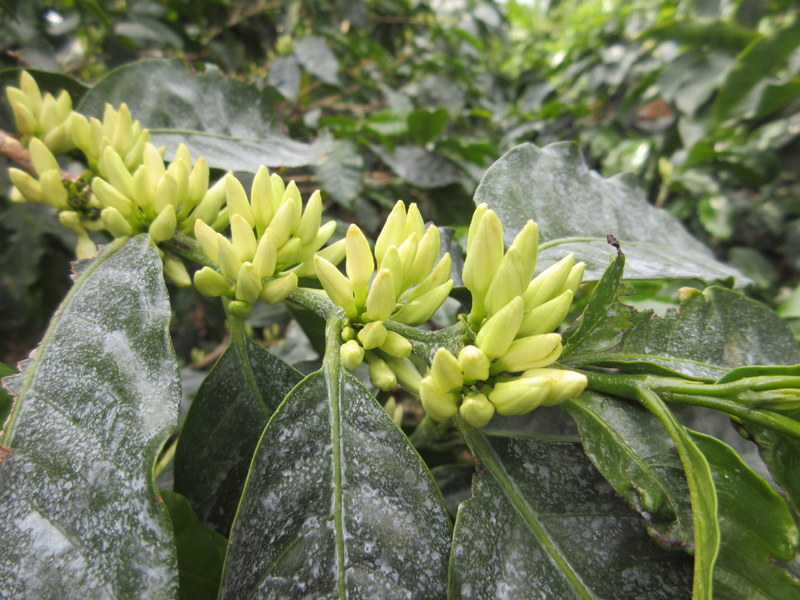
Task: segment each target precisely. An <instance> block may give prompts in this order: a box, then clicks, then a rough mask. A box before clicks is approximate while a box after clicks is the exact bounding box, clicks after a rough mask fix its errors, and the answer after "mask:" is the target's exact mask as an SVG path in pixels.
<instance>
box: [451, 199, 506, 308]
mask: <svg viewBox="0 0 800 600" xmlns="http://www.w3.org/2000/svg"><path fill="white" fill-rule="evenodd" d="M502 259H503V225H502V223H500V219H499V218H498V217H497V214H495V212H494V211H493V210H486V211H485V212H484V213H483V215H482V216H481V218H480V220H479V221H478V223H477V230H476V232H475V234H474V236H471V237H470V239H469V240H468V242H467V256H466V258H465V260H464V270H463V272H462V276H461V278H462V279H463V281H464V285H465V286H467V289H469V291H470V292H471V293H472V295H473V301H474V299H475V297H476V296H477V297H479V298H480V299H481V300H482V298H483V295H484V294H485V293H486V290H487V289H488V288H489V285H490V284H491V282H492V279H493V278H494V275H495V273H496V272H497V268H498V267H499V265H500V261H501V260H502Z"/></svg>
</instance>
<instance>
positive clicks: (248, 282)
mask: <svg viewBox="0 0 800 600" xmlns="http://www.w3.org/2000/svg"><path fill="white" fill-rule="evenodd" d="M259 294H261V279H259V277H258V276H257V275H256V272H255V269H254V268H253V264H252V263H250V262H244V263H242V266H241V268H240V269H239V276H238V277H237V278H236V291H235V296H236V299H237V300H244V301H246V302H249V303H250V304H252V303H253V302H255V301H256V300H258V296H259Z"/></svg>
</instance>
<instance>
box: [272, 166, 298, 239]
mask: <svg viewBox="0 0 800 600" xmlns="http://www.w3.org/2000/svg"><path fill="white" fill-rule="evenodd" d="M290 189H294V190H297V186H296V185H295V183H294V181H292V182H291V183H290V184H289V186H288V187H287V188H286V192H287V193H286V194H284V197H285V199H284V201H283V203H282V204H281V205H280V206H279V207H278V210H277V211H275V216H274V217H272V221H270V223H269V226H270V228H271V229H272V231H273V232H275V239H276V240H277V242H278V246H282V245H283V244H285V243H286V241H287V240H288V239H289V237H291V235H292V234H293V233H294V232H295V230H296V229H297V226H298V225H299V224H300V219H301V218H302V214H303V201H302V199H301V198H300V192H299V191H298V192H297V193H292V194H289V193H288V192H289V190H290Z"/></svg>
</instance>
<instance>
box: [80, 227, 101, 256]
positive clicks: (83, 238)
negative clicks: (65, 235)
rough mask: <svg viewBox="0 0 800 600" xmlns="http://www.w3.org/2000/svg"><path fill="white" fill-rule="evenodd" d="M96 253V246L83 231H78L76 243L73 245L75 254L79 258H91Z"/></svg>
mask: <svg viewBox="0 0 800 600" xmlns="http://www.w3.org/2000/svg"><path fill="white" fill-rule="evenodd" d="M95 254H97V246H96V245H95V243H94V242H93V241H92V240H91V239H90V238H89V234H87V233H86V232H85V231H82V232H79V233H78V243H77V244H76V245H75V256H76V257H77V258H78V259H79V260H80V259H84V258H92V257H93V256H94V255H95Z"/></svg>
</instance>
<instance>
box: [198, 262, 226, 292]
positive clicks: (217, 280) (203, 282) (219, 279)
mask: <svg viewBox="0 0 800 600" xmlns="http://www.w3.org/2000/svg"><path fill="white" fill-rule="evenodd" d="M194 287H196V288H197V291H198V292H200V293H201V294H203V295H204V296H228V295H229V294H230V293H231V291H232V288H233V286H232V285H231V283H230V281H228V279H227V278H226V277H225V276H224V275H223V274H222V273H220V272H219V271H215V270H214V269H212V268H211V267H203V268H202V269H199V270H198V271H195V274H194Z"/></svg>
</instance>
